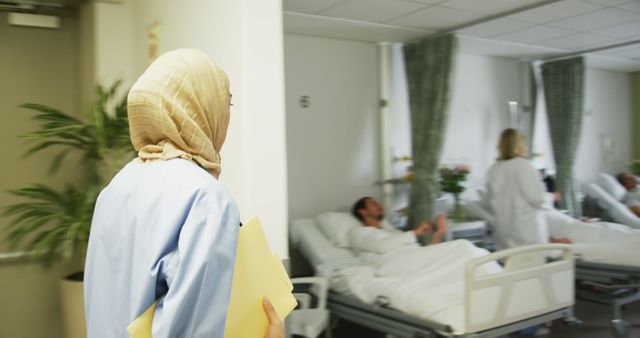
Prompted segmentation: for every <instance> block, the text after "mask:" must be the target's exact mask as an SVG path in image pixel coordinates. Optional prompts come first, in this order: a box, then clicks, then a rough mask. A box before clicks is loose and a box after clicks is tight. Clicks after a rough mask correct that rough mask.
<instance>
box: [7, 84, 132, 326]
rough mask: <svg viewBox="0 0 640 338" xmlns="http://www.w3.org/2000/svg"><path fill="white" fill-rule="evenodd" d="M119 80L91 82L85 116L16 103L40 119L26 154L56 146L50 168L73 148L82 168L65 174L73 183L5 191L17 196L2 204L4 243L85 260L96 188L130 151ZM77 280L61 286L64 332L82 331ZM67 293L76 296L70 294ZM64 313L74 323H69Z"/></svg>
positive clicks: (35, 253) (39, 255)
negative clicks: (76, 174)
mask: <svg viewBox="0 0 640 338" xmlns="http://www.w3.org/2000/svg"><path fill="white" fill-rule="evenodd" d="M119 86H120V81H117V82H116V83H114V84H113V85H112V86H110V87H108V88H105V87H102V86H97V87H96V100H95V102H94V104H93V105H92V106H91V107H90V109H89V110H88V112H87V115H86V119H85V121H82V120H80V119H77V118H75V117H73V116H72V115H70V114H66V113H63V112H61V111H58V110H56V109H54V108H51V107H48V106H45V105H40V104H34V103H28V104H24V105H22V106H21V107H22V108H26V109H30V110H33V111H35V112H36V114H35V115H34V116H33V119H34V120H35V121H37V122H38V123H39V127H38V129H37V130H35V131H33V132H30V133H28V134H26V135H24V138H26V139H27V140H29V141H30V142H32V143H33V146H32V147H31V148H29V149H28V150H27V152H26V156H33V155H35V154H37V153H38V152H40V151H41V150H43V149H48V148H55V149H57V150H59V152H58V153H57V155H56V156H55V157H54V160H53V161H52V162H51V166H50V172H51V173H52V174H55V173H57V172H58V169H59V168H60V164H61V163H62V162H63V161H65V160H66V159H68V155H70V154H73V153H76V155H79V156H80V162H81V168H82V170H83V175H80V176H81V177H73V178H71V177H70V181H71V179H73V183H69V184H67V185H66V187H64V188H62V189H55V188H53V187H51V186H48V185H46V184H41V183H35V184H31V185H29V186H26V187H23V188H20V189H16V190H12V191H10V193H11V194H13V195H15V196H17V197H19V198H20V199H21V201H20V202H18V203H15V204H12V205H9V206H6V207H5V208H4V210H3V215H4V216H5V217H9V218H10V219H11V220H12V222H11V223H10V224H9V225H8V228H7V229H6V230H7V233H8V236H7V239H8V242H9V245H10V246H11V247H13V248H14V249H15V248H20V249H23V250H26V251H28V252H29V253H30V254H31V257H33V258H34V259H36V260H39V261H42V262H43V263H44V264H45V265H46V266H49V265H50V264H51V263H52V262H53V261H55V260H60V259H62V260H63V261H69V260H70V259H71V258H73V257H78V256H79V257H82V259H83V260H84V257H85V253H86V248H87V242H88V239H89V230H90V228H91V219H92V216H93V209H94V206H95V202H96V198H97V196H98V193H99V192H100V190H101V189H102V188H103V187H104V185H105V184H106V183H108V181H109V180H110V179H111V177H112V176H113V175H114V174H115V173H116V172H117V171H118V170H119V169H120V168H121V166H122V165H123V164H124V163H125V162H126V161H128V160H130V159H131V158H132V157H133V147H132V146H131V142H130V140H129V122H128V120H127V103H126V97H124V98H121V99H117V98H116V92H117V90H118V88H119ZM78 281H80V282H81V281H82V272H79V273H75V274H72V275H69V276H66V277H65V279H64V280H63V281H62V282H61V287H60V292H61V299H62V302H63V303H62V304H61V306H62V315H63V319H65V321H66V323H65V325H64V326H65V331H66V336H67V337H84V335H85V329H84V320H82V321H81V322H78V321H79V319H83V318H84V309H83V301H82V284H81V283H78ZM70 294H71V295H73V294H75V296H74V297H72V298H69V296H70ZM74 298H75V300H74ZM65 302H66V303H65ZM67 319H69V320H70V321H71V322H75V323H74V324H73V325H71V326H69V324H68V322H69V321H68V320H67Z"/></svg>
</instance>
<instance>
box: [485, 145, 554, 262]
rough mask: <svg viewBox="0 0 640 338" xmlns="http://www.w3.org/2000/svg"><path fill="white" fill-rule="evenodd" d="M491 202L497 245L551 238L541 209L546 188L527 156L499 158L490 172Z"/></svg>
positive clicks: (497, 246)
mask: <svg viewBox="0 0 640 338" xmlns="http://www.w3.org/2000/svg"><path fill="white" fill-rule="evenodd" d="M487 186H488V192H489V203H490V205H491V208H492V210H493V214H494V216H495V224H493V226H494V235H495V244H496V248H497V249H499V250H502V249H508V248H512V247H518V246H523V245H531V244H542V243H548V242H549V231H548V227H547V225H546V221H545V219H544V215H542V213H541V207H542V205H543V203H544V190H543V187H542V182H541V181H540V177H539V176H538V173H537V172H536V170H535V169H534V168H533V166H532V165H531V163H529V161H528V160H526V159H524V158H520V157H517V158H513V159H510V160H504V161H498V162H496V163H495V164H494V165H493V166H492V167H491V168H490V169H489V174H488V183H487Z"/></svg>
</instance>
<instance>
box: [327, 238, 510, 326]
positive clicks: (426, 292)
mask: <svg viewBox="0 0 640 338" xmlns="http://www.w3.org/2000/svg"><path fill="white" fill-rule="evenodd" d="M487 253H488V252H487V251H486V250H484V249H479V248H477V247H475V246H474V245H473V244H471V243H470V242H468V241H465V240H457V241H452V242H445V243H442V244H438V245H433V246H426V247H420V248H406V249H401V250H398V251H395V252H392V253H390V254H387V255H384V256H383V257H381V260H380V264H379V265H378V266H376V267H374V266H351V267H345V268H343V269H340V270H334V273H333V274H332V276H331V278H332V279H333V280H334V283H339V285H340V289H341V290H348V291H347V292H345V293H346V294H348V295H350V296H354V297H356V298H357V299H359V300H361V301H363V302H365V303H369V304H373V303H376V302H382V303H385V304H388V306H389V307H391V308H394V309H397V310H400V311H402V312H404V313H408V314H412V315H414V316H417V317H420V318H425V319H429V320H432V321H436V322H439V323H442V324H446V325H449V326H450V327H451V328H452V329H453V331H454V333H456V334H462V333H465V332H464V320H465V317H464V315H465V314H464V309H465V308H464V280H465V278H464V267H465V265H466V263H467V262H468V261H469V260H470V259H472V258H475V257H478V256H481V255H486V254H487ZM500 271H502V268H501V267H500V266H499V265H498V264H496V263H492V264H487V265H485V266H483V267H482V269H481V271H479V274H481V275H482V274H488V273H497V272H500Z"/></svg>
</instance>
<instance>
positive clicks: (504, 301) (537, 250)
mask: <svg viewBox="0 0 640 338" xmlns="http://www.w3.org/2000/svg"><path fill="white" fill-rule="evenodd" d="M550 252H554V253H555V252H560V258H559V259H557V260H554V261H551V262H547V255H548V254H549V253H550ZM498 260H503V261H504V270H503V271H501V272H499V273H495V274H489V275H483V276H476V270H477V268H478V267H480V266H482V265H484V264H487V263H490V262H494V261H498ZM465 278H466V287H465V301H466V304H467V306H466V308H465V331H466V332H478V331H482V330H485V329H489V328H493V327H497V326H501V325H506V324H510V323H513V322H516V321H520V320H524V319H527V318H530V317H533V316H537V315H541V314H545V313H549V312H552V311H555V310H558V309H561V308H565V307H570V306H572V305H573V304H574V280H573V278H574V264H573V254H572V251H571V247H570V246H569V245H566V244H539V245H530V246H524V247H519V248H513V249H508V250H502V251H498V252H495V253H492V254H490V255H487V256H483V257H478V258H476V259H474V260H472V261H470V262H469V263H467V265H466V271H465Z"/></svg>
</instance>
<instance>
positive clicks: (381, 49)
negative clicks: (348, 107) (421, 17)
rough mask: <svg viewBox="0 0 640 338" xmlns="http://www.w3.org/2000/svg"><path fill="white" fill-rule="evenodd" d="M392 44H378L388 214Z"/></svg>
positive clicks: (390, 196) (384, 199) (390, 201)
mask: <svg viewBox="0 0 640 338" xmlns="http://www.w3.org/2000/svg"><path fill="white" fill-rule="evenodd" d="M389 49H390V45H389V44H388V43H386V42H382V43H379V44H378V68H379V69H378V73H379V74H380V77H379V80H378V95H379V97H380V101H379V102H380V107H379V121H380V123H379V125H380V131H379V133H380V175H381V177H380V182H382V183H381V194H382V205H383V206H384V209H385V210H386V212H387V214H388V215H390V214H391V213H392V212H393V185H392V184H390V183H385V182H389V180H390V179H391V178H392V177H391V175H392V173H391V162H392V158H391V144H390V141H389V81H390V78H389V53H390V50H389Z"/></svg>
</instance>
